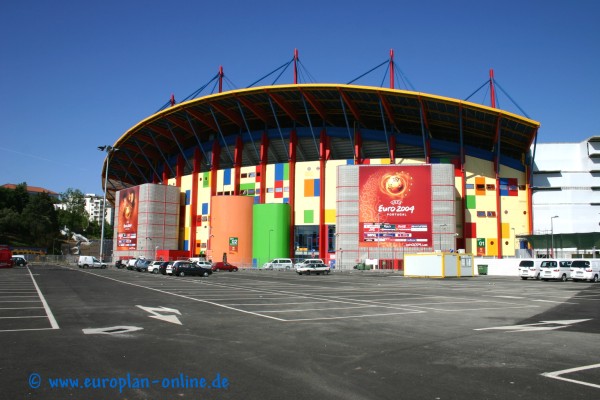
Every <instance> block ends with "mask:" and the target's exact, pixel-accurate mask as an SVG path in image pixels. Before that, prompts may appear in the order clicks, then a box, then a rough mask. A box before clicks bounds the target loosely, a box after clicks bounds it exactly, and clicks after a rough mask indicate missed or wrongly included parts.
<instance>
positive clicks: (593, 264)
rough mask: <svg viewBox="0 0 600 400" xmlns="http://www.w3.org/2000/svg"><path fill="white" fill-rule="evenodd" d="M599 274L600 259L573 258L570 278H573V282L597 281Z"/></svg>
mask: <svg viewBox="0 0 600 400" xmlns="http://www.w3.org/2000/svg"><path fill="white" fill-rule="evenodd" d="M599 276H600V260H573V262H572V263H571V279H573V282H577V281H592V282H598V277H599Z"/></svg>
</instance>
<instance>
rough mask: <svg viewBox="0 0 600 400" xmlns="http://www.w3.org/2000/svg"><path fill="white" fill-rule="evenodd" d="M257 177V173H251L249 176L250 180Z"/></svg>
mask: <svg viewBox="0 0 600 400" xmlns="http://www.w3.org/2000/svg"><path fill="white" fill-rule="evenodd" d="M255 176H256V172H250V173H249V174H248V178H254V177H255Z"/></svg>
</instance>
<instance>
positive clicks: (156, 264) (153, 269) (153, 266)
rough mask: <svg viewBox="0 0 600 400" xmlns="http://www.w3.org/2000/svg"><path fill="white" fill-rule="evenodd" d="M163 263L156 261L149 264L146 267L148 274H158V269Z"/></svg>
mask: <svg viewBox="0 0 600 400" xmlns="http://www.w3.org/2000/svg"><path fill="white" fill-rule="evenodd" d="M163 262H164V261H161V260H158V261H152V262H151V263H150V265H148V272H150V273H153V274H158V272H159V268H160V264H162V263H163Z"/></svg>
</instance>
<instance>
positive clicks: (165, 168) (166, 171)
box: [162, 164, 169, 185]
mask: <svg viewBox="0 0 600 400" xmlns="http://www.w3.org/2000/svg"><path fill="white" fill-rule="evenodd" d="M162 183H163V185H168V184H169V166H168V165H167V164H165V165H164V166H163V171H162Z"/></svg>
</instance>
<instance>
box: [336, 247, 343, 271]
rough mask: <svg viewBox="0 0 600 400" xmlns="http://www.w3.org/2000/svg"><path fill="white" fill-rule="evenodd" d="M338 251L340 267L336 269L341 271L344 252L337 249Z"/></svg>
mask: <svg viewBox="0 0 600 400" xmlns="http://www.w3.org/2000/svg"><path fill="white" fill-rule="evenodd" d="M338 251H339V252H340V265H338V266H337V269H340V270H341V269H342V256H343V255H344V250H342V248H341V247H340V248H339V249H338Z"/></svg>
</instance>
